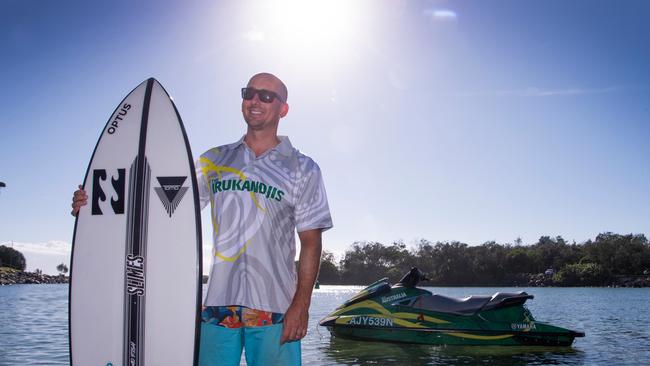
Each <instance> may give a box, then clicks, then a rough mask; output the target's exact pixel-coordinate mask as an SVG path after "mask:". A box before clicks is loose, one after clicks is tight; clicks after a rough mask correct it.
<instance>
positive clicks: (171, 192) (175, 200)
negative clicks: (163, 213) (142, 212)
mask: <svg viewBox="0 0 650 366" xmlns="http://www.w3.org/2000/svg"><path fill="white" fill-rule="evenodd" d="M156 179H158V183H160V187H154V190H155V191H156V194H157V195H158V198H160V202H162V204H163V206H164V207H165V210H167V213H168V214H169V217H172V215H173V214H174V211H175V210H176V207H178V204H179V203H181V200H182V199H183V196H185V192H187V190H188V187H183V182H185V180H186V179H187V176H185V177H156Z"/></svg>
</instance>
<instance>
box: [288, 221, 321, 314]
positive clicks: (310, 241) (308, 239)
mask: <svg viewBox="0 0 650 366" xmlns="http://www.w3.org/2000/svg"><path fill="white" fill-rule="evenodd" d="M321 232H322V230H321V229H315V230H307V231H303V232H301V233H298V236H299V237H300V259H299V265H298V287H297V289H296V294H295V295H294V297H293V303H296V304H300V305H303V306H307V307H308V306H309V304H310V303H311V293H312V290H313V289H314V283H315V282H316V278H317V277H318V269H319V267H320V256H321V250H322V247H323V243H322V235H321Z"/></svg>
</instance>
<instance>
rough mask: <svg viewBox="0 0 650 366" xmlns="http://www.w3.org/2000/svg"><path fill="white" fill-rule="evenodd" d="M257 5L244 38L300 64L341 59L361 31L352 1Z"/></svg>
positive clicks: (308, 0) (310, 0)
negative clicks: (298, 61) (263, 45)
mask: <svg viewBox="0 0 650 366" xmlns="http://www.w3.org/2000/svg"><path fill="white" fill-rule="evenodd" d="M256 5H257V6H256V7H255V8H251V10H252V11H254V16H253V17H251V19H252V22H251V23H249V25H248V28H247V29H244V31H243V37H244V39H246V40H248V41H249V42H253V43H263V44H265V45H266V46H267V47H269V48H270V49H273V50H274V52H277V53H278V55H282V56H285V57H291V58H293V59H294V60H300V61H302V63H303V64H305V63H316V64H321V66H322V64H323V63H325V62H329V63H338V62H340V61H341V60H342V59H345V58H346V56H349V53H350V52H351V51H352V47H353V46H354V45H355V42H357V41H358V40H359V38H360V34H361V33H362V31H363V28H362V26H361V21H362V18H363V17H361V14H360V13H361V11H360V6H359V4H358V3H357V2H355V1H350V0H347V1H346V0H328V1H315V0H273V1H265V2H263V3H262V2H258V3H256Z"/></svg>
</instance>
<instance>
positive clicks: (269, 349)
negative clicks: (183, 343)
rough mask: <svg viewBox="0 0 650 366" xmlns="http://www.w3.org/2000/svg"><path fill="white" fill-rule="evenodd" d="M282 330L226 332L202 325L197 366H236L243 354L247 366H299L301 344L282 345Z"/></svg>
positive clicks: (269, 327)
mask: <svg viewBox="0 0 650 366" xmlns="http://www.w3.org/2000/svg"><path fill="white" fill-rule="evenodd" d="M204 320H205V318H204ZM282 326H283V324H282V323H279V324H273V325H265V326H257V327H246V326H244V327H239V328H226V327H224V326H221V325H218V324H215V323H213V322H205V321H203V322H201V345H200V351H199V366H231V365H232V366H239V364H240V361H241V354H242V351H243V350H245V351H244V354H245V356H246V364H247V365H249V366H266V365H282V366H285V365H286V366H300V365H301V361H300V358H301V354H300V341H293V342H286V343H284V344H282V345H281V344H280V338H281V337H282Z"/></svg>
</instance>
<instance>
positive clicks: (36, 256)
mask: <svg viewBox="0 0 650 366" xmlns="http://www.w3.org/2000/svg"><path fill="white" fill-rule="evenodd" d="M649 16H650V3H648V2H646V1H625V2H618V1H538V2H533V1H514V0H512V1H505V0H504V1H481V2H477V1H472V2H470V1H459V2H456V1H417V0H413V1H389V0H372V1H371V0H329V1H322V2H317V1H308V0H303V1H297V0H277V1H252V0H244V1H219V2H210V1H183V2H180V1H177V2H172V1H139V2H130V1H110V2H109V1H96V2H92V3H89V2H83V1H73V0H62V1H35V0H17V1H11V0H1V1H0V46H1V47H2V57H0V80H1V82H2V86H3V87H2V88H1V89H0V100H1V102H0V103H1V105H2V113H0V126H1V129H0V131H1V132H0V136H1V137H0V142H1V144H0V181H3V182H6V183H7V187H6V188H4V189H2V191H0V242H1V243H7V242H8V243H12V242H13V245H14V246H15V247H16V248H18V249H20V250H22V251H23V252H24V253H25V254H26V255H27V259H28V268H29V269H34V268H42V269H44V270H45V271H46V272H55V269H54V267H55V266H56V264H58V263H61V262H62V261H67V258H68V257H67V253H68V252H69V247H70V242H71V240H72V229H73V225H74V220H73V219H72V217H71V216H70V215H69V204H70V198H71V194H72V191H73V190H74V188H75V187H76V185H77V184H78V183H80V182H81V181H82V180H83V175H84V173H85V169H86V167H87V164H88V159H89V158H90V155H91V153H92V149H93V148H94V146H95V143H96V140H97V138H98V136H99V133H100V131H101V129H102V127H103V125H104V124H105V123H106V120H107V119H108V117H109V114H110V113H111V112H112V111H113V109H114V108H115V106H116V105H117V103H119V101H120V100H121V99H122V98H123V97H124V95H125V94H126V93H127V92H128V91H130V90H131V89H132V88H133V87H135V86H136V85H137V84H139V83H140V82H141V81H143V80H144V79H146V78H148V77H150V76H153V77H156V78H157V79H158V80H159V81H160V82H161V83H162V84H163V85H164V86H165V87H166V89H167V90H168V91H169V92H170V94H171V95H172V96H173V98H174V100H175V102H176V104H177V106H178V109H179V111H180V113H181V116H182V117H183V120H184V122H185V125H186V129H187V132H188V136H189V139H190V143H191V146H192V150H193V153H194V155H195V156H198V154H200V153H201V152H203V151H205V150H206V149H208V148H210V147H213V146H217V145H221V144H225V143H229V142H232V141H235V140H236V139H238V138H239V137H241V135H242V134H243V133H244V131H245V125H244V123H243V120H242V117H241V113H240V99H239V94H238V93H239V88H240V87H241V86H243V85H244V84H245V83H246V81H247V80H248V78H249V77H250V76H251V75H252V74H254V73H256V72H259V71H269V72H273V73H275V74H276V75H278V76H279V77H280V78H282V79H283V80H284V81H285V82H286V84H287V86H288V87H289V104H290V107H291V109H290V112H289V115H288V116H287V117H286V118H285V119H283V120H282V121H281V125H280V133H281V134H283V135H288V136H290V138H291V140H292V142H293V144H294V145H295V146H296V147H298V148H299V149H300V150H301V151H302V152H304V153H306V154H308V155H310V156H312V157H313V158H314V159H315V160H316V161H317V162H318V163H319V165H320V166H321V168H322V170H323V173H324V177H325V183H326V187H327V191H328V195H329V200H330V207H331V210H332V214H333V218H334V223H335V228H334V229H333V230H331V231H329V232H327V233H326V234H325V248H326V249H327V250H330V251H333V252H335V253H343V252H344V251H345V250H346V248H347V247H348V246H349V245H350V244H351V243H353V242H354V241H357V240H377V241H381V242H383V243H386V244H389V243H390V242H392V241H395V240H404V241H405V242H407V243H410V242H413V241H414V240H416V239H418V238H425V239H429V240H432V241H438V240H440V241H447V240H460V241H463V242H466V243H468V244H471V245H477V244H481V243H483V242H485V241H489V240H495V241H497V242H500V243H508V242H510V243H511V242H513V241H514V240H515V239H516V238H517V237H521V238H522V240H523V242H524V243H534V242H535V241H536V240H537V239H538V238H539V237H540V236H541V235H551V236H556V235H561V236H563V237H564V238H565V239H567V240H575V241H577V242H582V241H585V240H587V239H590V238H593V237H595V235H597V234H598V233H601V232H605V231H613V232H617V233H644V234H646V235H647V234H650V210H649V209H648V207H650V193H649V190H648V186H649V185H650V184H649V183H650V164H649V163H650V145H649V144H648V141H649V138H650V103H649V102H648V101H650V71H648V65H650V46H649V43H648V39H650V22H648V17H649ZM204 226H205V228H204V233H205V234H206V235H204V236H205V237H206V238H209V237H210V236H209V235H208V233H209V226H207V225H204ZM205 246H206V249H207V248H209V243H208V242H206V243H205ZM206 267H207V266H206Z"/></svg>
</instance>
